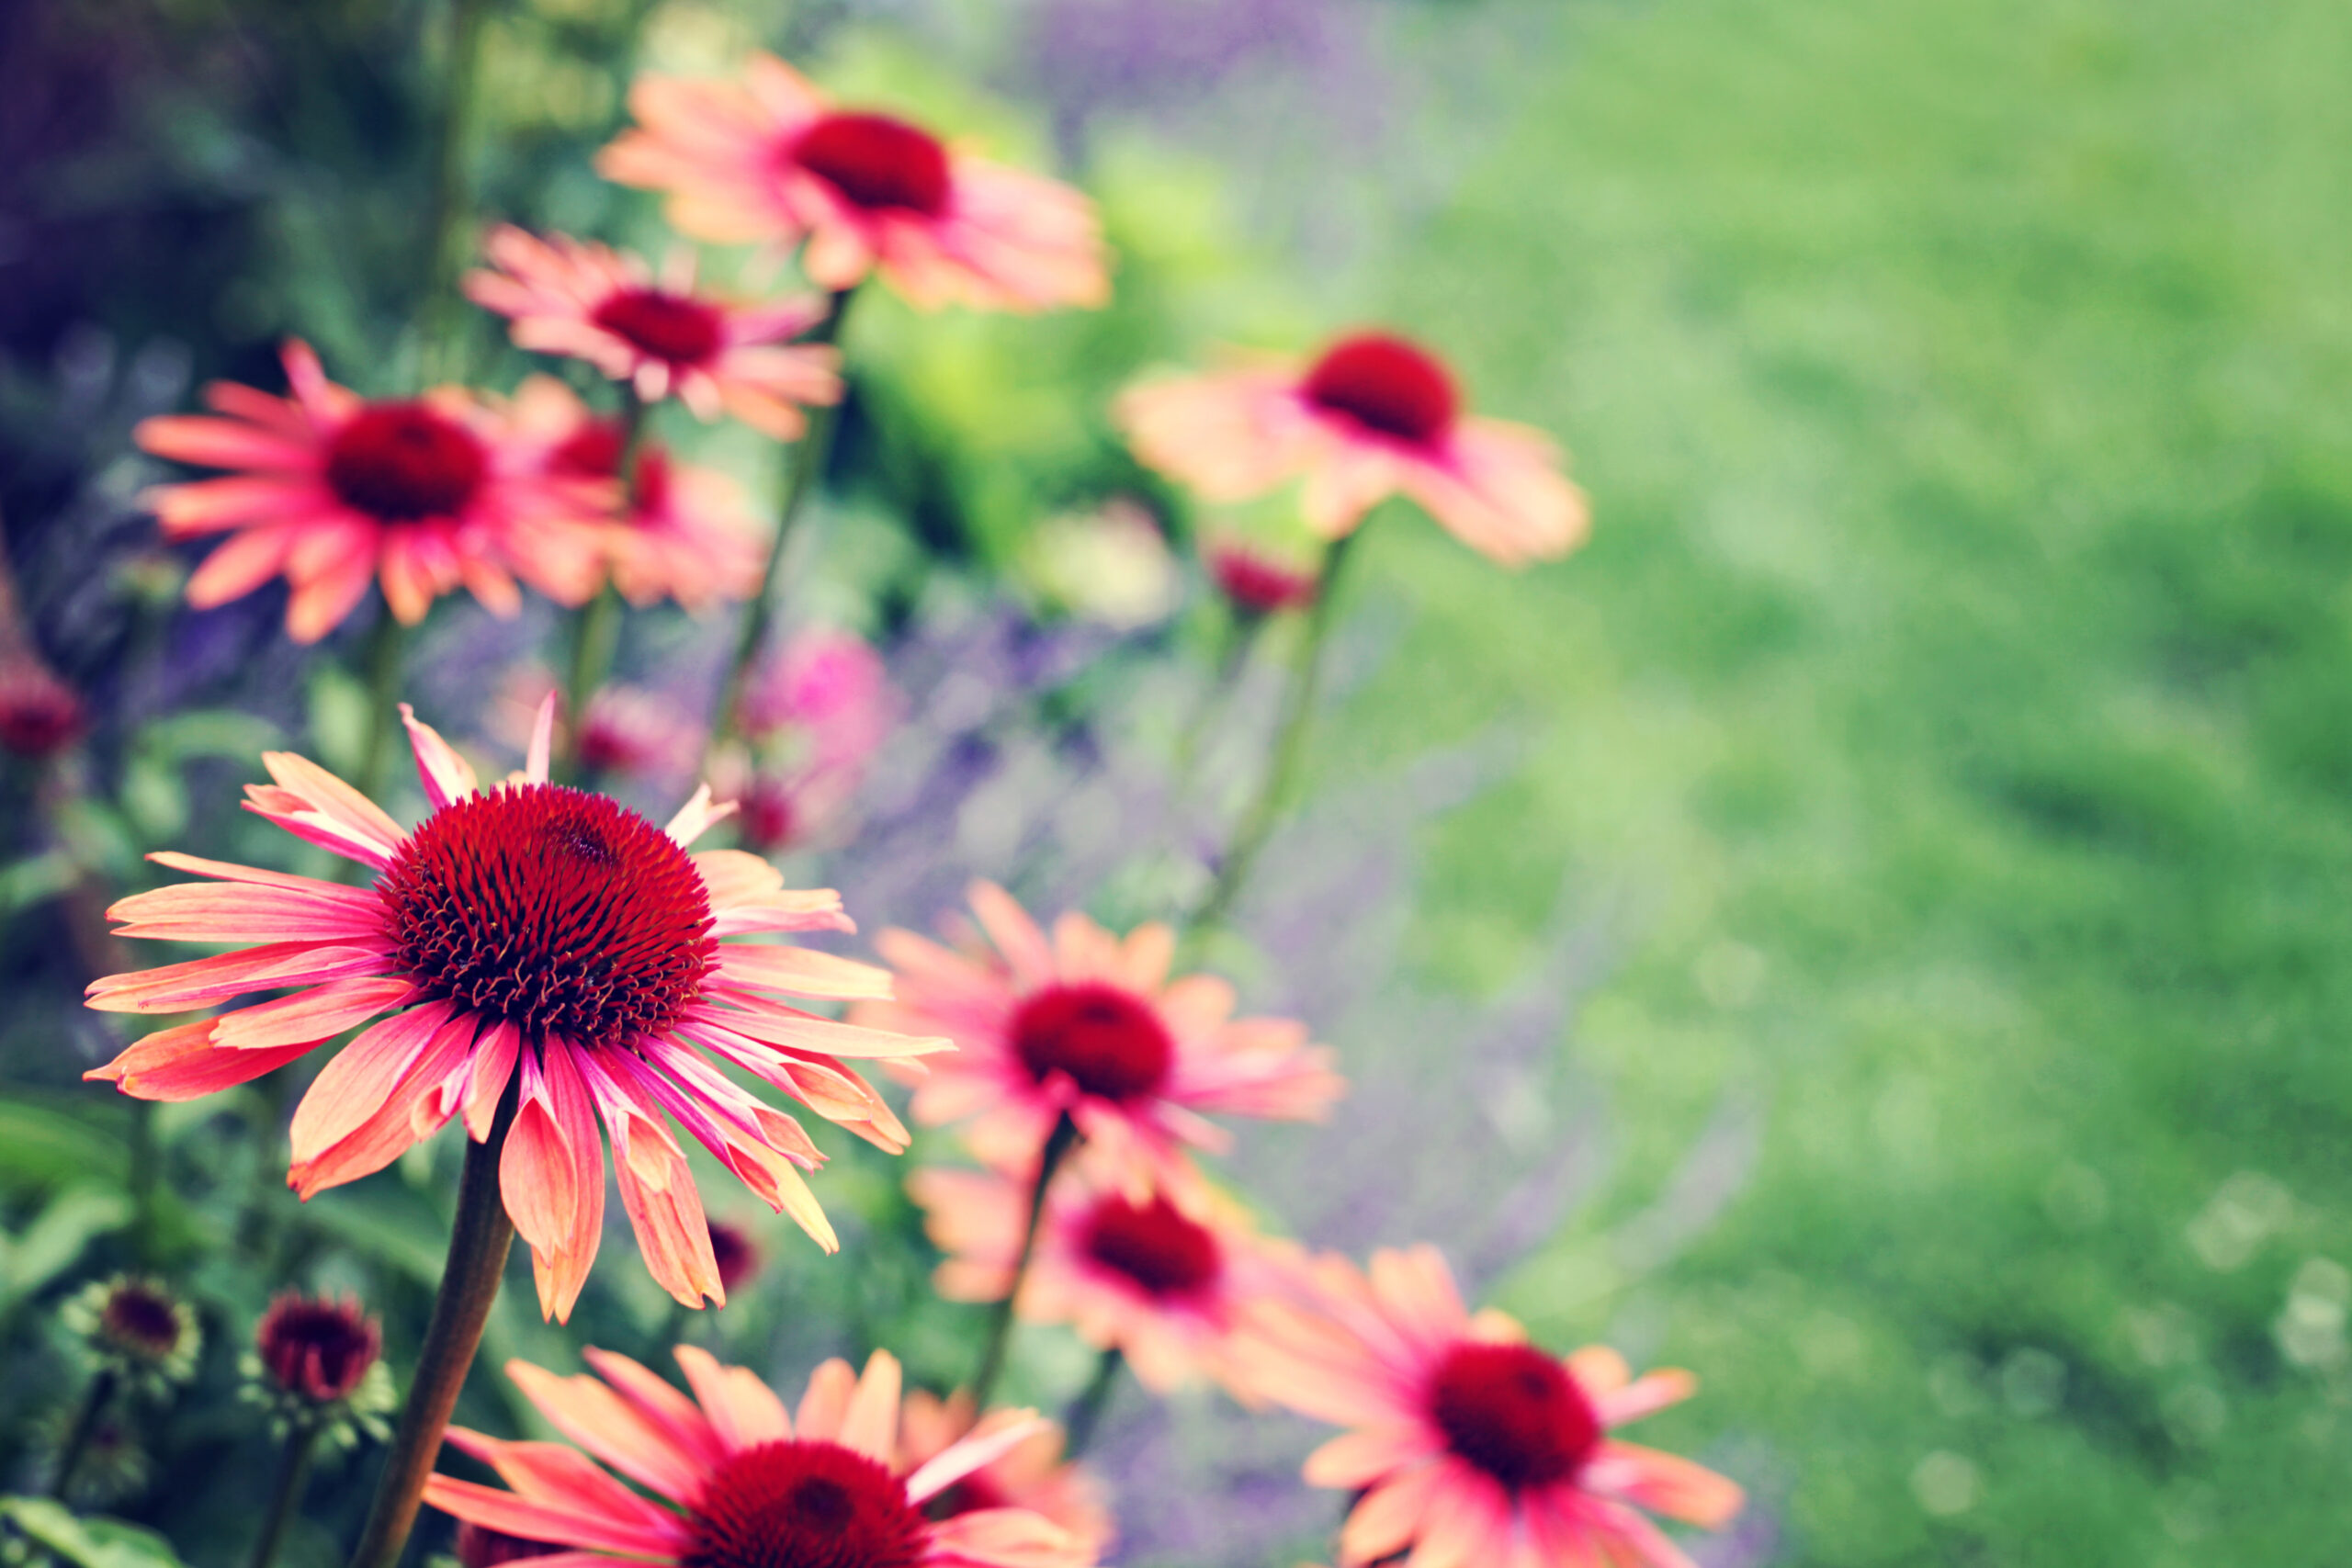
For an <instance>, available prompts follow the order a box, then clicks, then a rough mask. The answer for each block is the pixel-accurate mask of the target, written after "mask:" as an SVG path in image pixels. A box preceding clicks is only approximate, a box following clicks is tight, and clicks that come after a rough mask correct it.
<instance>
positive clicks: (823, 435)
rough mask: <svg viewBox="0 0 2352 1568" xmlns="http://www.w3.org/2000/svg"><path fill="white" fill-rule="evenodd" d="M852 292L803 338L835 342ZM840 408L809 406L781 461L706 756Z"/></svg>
mask: <svg viewBox="0 0 2352 1568" xmlns="http://www.w3.org/2000/svg"><path fill="white" fill-rule="evenodd" d="M856 292H857V290H856V288H855V286H854V285H853V286H852V287H850V288H837V289H835V290H833V293H832V297H831V299H830V301H828V303H827V306H826V310H825V314H824V315H823V317H821V318H820V320H819V321H818V322H817V324H816V325H815V326H813V327H811V328H809V335H808V336H807V337H806V338H804V339H803V340H802V341H803V342H805V343H820V344H830V343H838V342H840V341H841V335H842V321H843V320H844V319H845V318H846V317H847V316H848V315H849V307H850V301H851V299H853V298H854V296H855V295H856ZM839 413H840V409H839V405H838V404H836V405H834V406H831V407H827V408H812V409H810V410H809V428H808V430H807V431H806V432H805V433H804V434H802V435H801V437H800V450H799V451H798V452H797V454H796V455H795V457H794V458H793V459H792V460H791V461H789V462H787V463H786V465H785V476H784V496H783V500H782V503H781V505H780V506H779V507H778V509H777V515H776V524H775V541H774V542H773V543H772V544H770V545H769V546H768V557H767V560H766V561H765V562H764V563H763V565H762V566H761V568H760V585H759V587H758V589H757V590H755V591H754V592H752V600H751V603H750V604H748V605H747V606H745V608H744V612H743V626H742V629H741V632H739V633H738V634H737V636H736V638H735V656H734V657H733V658H732V659H731V660H729V661H728V665H727V673H726V675H725V676H724V677H723V678H722V679H721V680H720V681H719V682H718V702H717V704H716V705H714V706H713V707H712V709H711V714H710V741H709V745H708V748H707V750H706V751H705V752H704V756H705V757H706V758H707V757H708V756H709V755H710V753H711V752H714V751H717V750H718V748H719V747H721V746H722V745H724V744H726V742H727V741H728V740H729V739H732V738H733V736H734V734H735V727H736V720H737V713H736V710H737V708H739V707H740V706H741V705H742V701H743V687H744V685H745V683H746V682H749V681H750V679H751V673H752V660H755V659H757V658H758V657H759V656H760V649H761V648H762V646H763V645H764V644H765V643H766V641H767V639H768V629H769V627H771V626H774V625H775V579H776V571H777V569H778V567H779V566H780V565H781V564H782V562H783V560H784V549H785V546H786V543H787V542H788V541H789V540H790V539H791V537H792V525H793V524H794V523H795V522H796V521H797V520H798V518H799V516H800V511H801V508H802V507H804V506H805V505H807V504H808V501H809V496H810V495H811V494H812V493H813V492H814V491H816V488H817V481H818V479H820V477H822V475H823V473H824V469H825V459H826V457H827V456H828V454H830V453H831V450H832V444H833V429H834V426H835V425H836V424H837V423H839Z"/></svg>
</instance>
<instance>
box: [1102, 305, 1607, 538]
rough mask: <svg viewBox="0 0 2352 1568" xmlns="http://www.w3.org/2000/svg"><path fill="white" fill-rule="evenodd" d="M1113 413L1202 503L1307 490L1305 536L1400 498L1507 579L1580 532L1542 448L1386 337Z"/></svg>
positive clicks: (1189, 383) (1552, 459)
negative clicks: (1288, 487) (1290, 488)
mask: <svg viewBox="0 0 2352 1568" xmlns="http://www.w3.org/2000/svg"><path fill="white" fill-rule="evenodd" d="M1115 412H1116V417H1117V419H1118V422H1119V423H1120V425H1121V426H1122V427H1123V428H1124V429H1125V432H1126V434H1127V441H1128V444H1129V445H1130V446H1133V447H1134V449H1135V453H1136V457H1140V458H1141V459H1142V460H1143V461H1144V462H1145V463H1147V464H1148V465H1150V466H1151V467H1152V468H1157V469H1159V471H1160V472H1162V473H1164V474H1167V475H1169V476H1170V478H1172V479H1178V480H1180V481H1182V483H1184V484H1187V485H1190V486H1191V487H1192V488H1193V489H1194V490H1196V491H1199V492H1200V493H1201V495H1202V497H1203V498H1204V500H1207V501H1211V502H1221V503H1222V502H1238V501H1246V500H1248V499H1250V497H1252V496H1255V495H1260V494H1262V493H1264V492H1265V491H1270V490H1272V489H1273V488H1274V487H1275V486H1277V485H1279V484H1282V483H1283V482H1284V481H1285V480H1288V479H1296V478H1300V477H1304V478H1305V479H1306V493H1305V497H1304V502H1303V504H1304V508H1305V513H1306V523H1307V525H1308V526H1309V527H1311V528H1313V529H1314V530H1315V531H1316V532H1317V533H1318V534H1321V535H1322V536H1325V537H1326V538H1332V539H1336V538H1339V537H1340V536H1342V535H1345V534H1348V533H1350V532H1351V531H1352V530H1353V529H1354V528H1355V526H1356V525H1357V524H1358V523H1360V522H1362V521H1363V514H1364V513H1366V512H1368V511H1370V510H1371V509H1372V508H1373V506H1374V505H1375V504H1377V503H1378V502H1382V501H1384V500H1385V499H1387V498H1388V497H1389V496H1391V495H1395V494H1397V493H1399V492H1400V491H1401V492H1402V493H1403V494H1405V495H1408V496H1410V497H1411V498H1412V499H1413V500H1415V501H1417V502H1419V503H1420V504H1421V506H1422V507H1423V508H1425V509H1426V510H1427V511H1428V512H1429V513H1430V516H1432V517H1435V518H1436V519H1437V520H1438V521H1439V522H1440V523H1441V524H1442V525H1445V527H1446V528H1448V529H1449V530H1451V531H1452V532H1453V534H1454V535H1455V536H1457V537H1459V538H1460V539H1461V540H1462V541H1463V542H1464V544H1466V545H1469V546H1470V547H1472V548H1474V549H1476V550H1479V551H1481V552H1483V553H1484V554H1486V555H1488V556H1491V557H1492V558H1495V559H1496V560H1498V561H1500V562H1502V563H1503V564H1504V565H1506V566H1519V565H1522V564H1524V563H1526V562H1527V561H1530V560H1535V559H1544V558H1552V557H1557V556H1564V555H1566V554H1567V553H1568V552H1569V551H1570V550H1572V549H1575V548H1576V547H1577V546H1578V545H1580V544H1582V543H1583V542H1584V537H1585V534H1586V532H1587V530H1588V528H1589V523H1590V519H1589V515H1588V513H1587V510H1586V505H1585V498H1584V492H1583V491H1579V490H1578V489H1577V487H1576V486H1575V485H1573V484H1570V483H1569V482H1568V480H1567V479H1566V478H1565V477H1564V476H1563V475H1562V474H1561V472H1560V467H1559V454H1558V450H1557V448H1556V447H1555V446H1554V445H1553V443H1552V440H1551V438H1550V437H1549V436H1547V435H1545V434H1543V433H1542V432H1541V431H1537V430H1531V429H1528V428H1527V427H1525V426H1523V425H1517V424H1506V423H1502V422H1501V421H1498V420H1490V419H1473V418H1471V417H1469V416H1468V415H1466V414H1464V412H1462V400H1461V394H1460V393H1459V392H1458V391H1456V390H1455V388H1454V381H1453V373H1452V372H1451V371H1450V370H1448V369H1447V368H1446V367H1445V366H1444V364H1443V363H1442V362H1441V361H1440V360H1439V359H1438V358H1437V356H1436V355H1432V354H1430V352H1429V351H1428V350H1427V349H1424V348H1422V347H1420V346H1419V344H1411V343H1408V342H1406V341H1405V340H1404V339H1403V338H1399V337H1392V336H1390V335H1388V334H1387V333H1361V334H1358V335H1356V336H1353V337H1345V338H1341V339H1340V341H1339V342H1337V343H1334V344H1331V345H1330V346H1329V347H1328V348H1326V349H1325V350H1324V351H1323V353H1322V355H1321V356H1320V357H1318V358H1317V359H1316V360H1315V362H1314V363H1313V364H1311V365H1307V366H1304V367H1302V366H1298V365H1295V364H1292V363H1288V362H1284V361H1281V360H1252V361H1250V362H1246V363H1242V364H1238V365H1237V366H1235V367H1233V368H1231V369H1227V370H1224V371H1219V372H1217V373H1215V374H1212V375H1205V376H1184V377H1172V378H1166V379H1161V380H1156V381H1148V382H1145V383H1144V384H1143V385H1141V386H1137V387H1133V388H1130V389H1128V390H1127V391H1126V392H1125V393H1124V394H1122V395H1121V397H1120V399H1119V400H1118V404H1117V407H1116V411H1115Z"/></svg>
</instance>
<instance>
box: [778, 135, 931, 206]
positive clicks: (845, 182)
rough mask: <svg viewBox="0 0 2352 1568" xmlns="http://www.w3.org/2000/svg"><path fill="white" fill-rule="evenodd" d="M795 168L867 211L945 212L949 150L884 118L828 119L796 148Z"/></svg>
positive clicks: (801, 136) (800, 141) (793, 155)
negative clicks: (804, 171) (822, 182)
mask: <svg viewBox="0 0 2352 1568" xmlns="http://www.w3.org/2000/svg"><path fill="white" fill-rule="evenodd" d="M791 158H792V162H794V163H796V164H799V165H800V166H801V167H802V168H804V169H806V170H808V171H809V173H810V174H812V175H817V176H818V177H819V178H820V179H822V180H823V181H824V182H825V183H826V184H828V185H830V186H832V187H833V188H834V189H835V190H837V191H839V192H841V194H842V198H843V199H845V200H847V201H849V202H850V203H851V204H853V205H854V206H857V207H862V208H865V209H867V210H868V211H876V212H879V211H888V210H890V209H899V210H900V211H905V212H919V213H921V214H922V215H923V216H924V217H926V218H936V217H938V216H939V215H940V214H941V213H943V212H944V211H946V210H947V197H948V195H949V190H950V183H949V178H948V171H947V149H946V148H944V147H943V146H941V145H940V144H939V139H938V138H937V137H935V136H933V135H932V134H931V133H930V132H929V131H926V130H918V129H917V128H916V127H914V126H911V125H909V124H908V123H907V122H906V121H905V120H902V119H894V118H891V117H890V116H888V115H885V114H829V115H827V116H825V117H824V118H821V119H820V120H818V121H817V122H816V123H815V124H814V125H811V126H810V127H809V129H808V130H804V131H802V132H801V133H800V136H799V139H798V140H797V141H794V142H793V144H792V151H791Z"/></svg>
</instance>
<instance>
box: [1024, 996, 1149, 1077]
mask: <svg viewBox="0 0 2352 1568" xmlns="http://www.w3.org/2000/svg"><path fill="white" fill-rule="evenodd" d="M1012 1049H1013V1053H1014V1055H1018V1056H1019V1057H1020V1058H1021V1061H1022V1065H1023V1066H1026V1067H1027V1068H1028V1069H1029V1072H1030V1075H1031V1076H1032V1077H1035V1079H1036V1080H1037V1081H1038V1082H1039V1083H1044V1082H1045V1081H1046V1079H1047V1078H1050V1077H1053V1075H1054V1074H1056V1073H1067V1074H1069V1078H1070V1081H1071V1082H1072V1083H1074V1084H1076V1085H1077V1086H1078V1087H1079V1089H1080V1090H1081V1091H1083V1092H1084V1093H1087V1094H1091V1095H1098V1096H1100V1097H1101V1098H1103V1099H1104V1100H1136V1099H1140V1098H1141V1097H1143V1096H1145V1095H1148V1094H1150V1093H1152V1092H1154V1091H1155V1090H1157V1089H1159V1086H1160V1085H1161V1084H1162V1083H1164V1082H1165V1081H1167V1077H1168V1069H1169V1066H1170V1064H1172V1063H1173V1062H1174V1061H1175V1059H1176V1043H1175V1042H1174V1041H1172V1040H1170V1039H1169V1037H1168V1031H1167V1029H1166V1028H1165V1027H1164V1026H1163V1025H1162V1024H1161V1023H1160V1021H1159V1018H1158V1017H1157V1016H1156V1015H1155V1014H1154V1013H1153V1012H1152V1010H1150V1009H1149V1008H1148V1007H1146V1006H1145V1005H1144V1004H1143V1003H1142V1002H1141V1001H1140V1000H1138V999H1137V998H1135V997H1133V996H1131V995H1129V994H1128V993H1127V992H1125V991H1123V990H1120V989H1119V988H1118V987H1115V986H1104V985H1100V984H1095V983H1091V982H1090V983H1087V984H1084V985H1077V986H1055V987H1051V988H1049V989H1046V990H1043V991H1040V992H1038V993H1037V994H1036V995H1035V996H1034V997H1031V998H1029V999H1028V1000H1027V1001H1025V1002H1023V1003H1022V1004H1021V1010H1019V1011H1018V1012H1016V1013H1014V1014H1013V1015H1012Z"/></svg>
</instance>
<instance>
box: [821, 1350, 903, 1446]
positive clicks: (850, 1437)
mask: <svg viewBox="0 0 2352 1568" xmlns="http://www.w3.org/2000/svg"><path fill="white" fill-rule="evenodd" d="M900 1392H901V1380H900V1375H899V1359H898V1358H897V1357H896V1356H893V1355H891V1354H890V1352H889V1351H888V1350H876V1351H875V1352H874V1354H873V1355H871V1356H869V1357H868V1358H866V1362H865V1376H863V1377H861V1378H859V1379H858V1380H857V1390H856V1392H855V1393H853V1394H851V1395H850V1401H849V1409H848V1410H847V1412H845V1413H844V1414H843V1415H842V1429H841V1436H840V1437H839V1438H838V1439H836V1440H837V1441H839V1442H840V1443H841V1445H842V1447H843V1448H846V1449H854V1450H857V1451H858V1452H859V1453H862V1454H864V1455H865V1457H866V1458H868V1459H870V1460H875V1461H879V1462H880V1463H883V1464H888V1463H889V1462H890V1461H891V1460H892V1459H893V1458H894V1457H895V1456H896V1455H897V1452H898V1448H899V1393H900Z"/></svg>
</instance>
